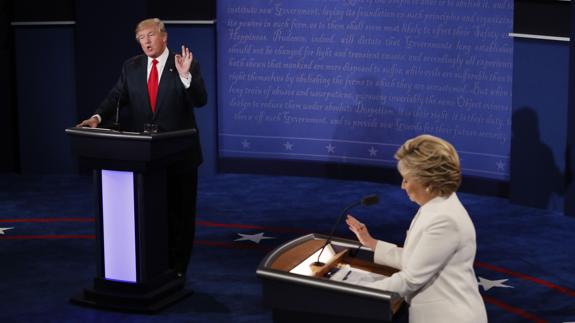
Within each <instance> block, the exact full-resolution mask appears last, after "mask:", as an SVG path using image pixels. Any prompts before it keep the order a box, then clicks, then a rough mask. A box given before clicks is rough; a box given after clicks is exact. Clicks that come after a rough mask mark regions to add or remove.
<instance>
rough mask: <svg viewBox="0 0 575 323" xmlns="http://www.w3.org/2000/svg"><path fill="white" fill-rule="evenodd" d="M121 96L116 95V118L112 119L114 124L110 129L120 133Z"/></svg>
mask: <svg viewBox="0 0 575 323" xmlns="http://www.w3.org/2000/svg"><path fill="white" fill-rule="evenodd" d="M121 97H122V95H118V99H117V100H116V117H115V118H114V123H112V129H113V130H117V131H120V98H121Z"/></svg>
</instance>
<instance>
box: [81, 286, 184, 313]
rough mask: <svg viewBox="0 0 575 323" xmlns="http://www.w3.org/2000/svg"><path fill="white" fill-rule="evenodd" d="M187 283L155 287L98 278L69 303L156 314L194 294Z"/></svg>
mask: <svg viewBox="0 0 575 323" xmlns="http://www.w3.org/2000/svg"><path fill="white" fill-rule="evenodd" d="M184 284H185V280H184V278H182V277H177V278H174V279H171V280H168V281H167V282H164V283H162V284H157V283H156V284H154V285H153V286H150V284H133V283H123V282H116V281H107V280H102V279H95V280H94V286H93V287H89V288H84V290H83V291H82V292H81V293H80V294H79V295H77V296H74V297H72V298H71V299H70V302H71V303H73V304H76V305H81V306H88V307H96V308H102V309H109V310H115V311H122V312H138V313H147V314H153V313H156V312H158V311H160V310H162V309H164V308H165V307H167V306H169V305H171V304H173V303H176V302H177V301H179V300H181V299H183V298H185V297H187V296H189V295H191V293H192V292H191V291H188V290H185V289H184Z"/></svg>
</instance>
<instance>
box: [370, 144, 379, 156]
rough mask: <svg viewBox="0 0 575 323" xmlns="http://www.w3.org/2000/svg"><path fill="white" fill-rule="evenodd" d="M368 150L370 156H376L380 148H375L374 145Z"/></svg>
mask: <svg viewBox="0 0 575 323" xmlns="http://www.w3.org/2000/svg"><path fill="white" fill-rule="evenodd" d="M368 151H369V156H370V157H375V156H377V152H378V150H377V149H375V148H373V146H371V147H370V148H369V150H368Z"/></svg>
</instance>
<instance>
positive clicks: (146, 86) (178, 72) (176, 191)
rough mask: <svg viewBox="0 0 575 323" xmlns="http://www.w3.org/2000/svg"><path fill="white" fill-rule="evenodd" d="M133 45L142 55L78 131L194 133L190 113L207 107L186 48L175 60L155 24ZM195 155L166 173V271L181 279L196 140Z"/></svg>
mask: <svg viewBox="0 0 575 323" xmlns="http://www.w3.org/2000/svg"><path fill="white" fill-rule="evenodd" d="M136 40H137V41H138V43H139V44H140V46H141V47H142V51H143V52H144V54H143V55H138V56H135V57H132V58H130V59H128V60H127V61H126V62H124V65H123V66H122V72H121V74H120V77H119V79H118V81H117V82H116V85H115V86H114V87H113V88H112V90H111V91H110V92H109V93H108V95H107V97H106V98H105V99H104V101H103V102H102V103H101V104H100V106H99V107H98V109H96V113H95V114H94V116H92V117H91V118H89V119H87V120H84V121H83V122H81V123H80V124H79V125H78V126H82V127H92V128H94V127H98V126H105V125H110V124H111V123H113V122H114V121H117V120H116V118H117V116H116V114H117V109H118V107H119V111H121V125H122V130H126V131H137V132H141V131H143V130H145V129H144V128H145V127H146V126H145V125H147V124H153V125H155V126H156V127H157V129H158V131H160V132H161V131H174V130H182V129H197V127H196V120H195V116H194V108H196V107H201V106H203V105H205V104H206V102H207V93H206V89H205V85H204V80H203V78H202V74H201V71H200V65H199V63H198V62H197V61H195V60H194V59H193V55H192V53H191V52H190V51H189V49H188V48H186V47H184V46H182V49H181V53H178V54H174V53H172V52H170V51H169V50H168V48H167V43H168V33H167V31H166V29H165V26H164V23H163V22H162V21H161V20H160V19H157V18H153V19H146V20H143V21H141V22H140V23H139V24H138V25H137V27H136ZM193 146H194V149H193V150H192V151H190V152H189V153H188V154H187V155H186V156H184V157H182V158H181V160H178V161H177V162H175V163H174V164H173V165H172V166H171V167H170V168H169V169H168V175H167V177H168V180H167V181H168V183H167V186H168V203H169V206H168V208H169V210H168V212H169V219H168V222H169V230H170V232H169V233H170V237H169V247H170V255H169V256H170V266H171V267H172V268H173V269H174V270H175V271H176V272H177V273H178V274H179V275H180V276H181V275H184V274H185V272H186V269H187V265H188V262H189V258H190V254H191V248H192V244H193V239H194V232H195V212H196V188H197V167H198V166H199V165H200V163H201V162H202V152H201V149H200V141H199V137H198V136H195V143H194V145H193Z"/></svg>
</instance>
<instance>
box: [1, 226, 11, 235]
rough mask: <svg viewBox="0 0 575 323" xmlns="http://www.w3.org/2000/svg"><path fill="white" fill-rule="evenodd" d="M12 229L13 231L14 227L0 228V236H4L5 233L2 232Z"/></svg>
mask: <svg viewBox="0 0 575 323" xmlns="http://www.w3.org/2000/svg"><path fill="white" fill-rule="evenodd" d="M12 229H14V227H10V228H0V234H2V235H4V234H6V232H4V231H6V230H12Z"/></svg>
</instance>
